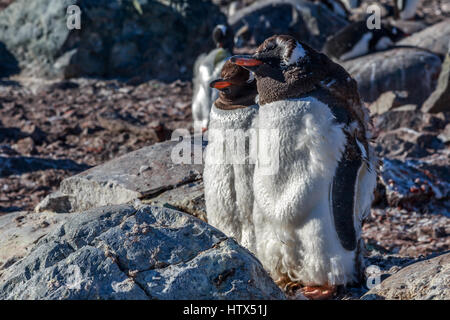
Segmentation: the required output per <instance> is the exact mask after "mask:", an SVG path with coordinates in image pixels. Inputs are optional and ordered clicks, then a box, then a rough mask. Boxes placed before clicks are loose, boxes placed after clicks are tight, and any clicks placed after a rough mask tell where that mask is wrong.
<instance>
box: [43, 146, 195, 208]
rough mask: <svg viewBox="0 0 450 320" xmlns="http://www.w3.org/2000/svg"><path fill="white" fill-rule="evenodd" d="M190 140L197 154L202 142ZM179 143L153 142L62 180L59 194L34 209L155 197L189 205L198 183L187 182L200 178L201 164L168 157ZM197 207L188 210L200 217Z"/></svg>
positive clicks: (51, 196) (114, 202) (99, 204)
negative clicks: (171, 191)
mask: <svg viewBox="0 0 450 320" xmlns="http://www.w3.org/2000/svg"><path fill="white" fill-rule="evenodd" d="M191 142H192V143H191V145H190V146H191V147H192V150H194V148H195V150H198V151H199V152H200V155H201V152H202V148H203V145H202V142H201V141H199V140H198V139H192V141H191ZM179 146H180V144H179V142H177V141H166V142H163V143H158V144H154V145H152V146H149V147H144V148H142V149H140V150H137V151H134V152H131V153H128V154H126V155H123V156H122V157H119V158H116V159H113V160H111V161H109V162H106V163H105V164H102V165H99V166H97V167H94V168H91V169H89V170H86V171H84V172H82V173H80V174H78V175H75V176H72V177H69V178H67V179H64V180H63V181H62V182H61V185H60V189H59V193H56V194H52V195H50V196H48V197H47V198H46V199H44V200H43V201H42V202H41V203H40V204H39V205H38V206H37V207H36V211H53V212H58V210H55V208H64V209H62V210H63V211H64V210H66V212H67V211H70V212H75V211H82V210H87V209H89V208H93V207H99V206H103V205H110V204H123V203H127V202H130V201H133V200H136V199H152V198H159V202H158V203H159V204H164V203H167V202H168V203H170V204H171V205H172V206H175V207H178V208H180V209H181V208H183V207H189V201H190V200H192V201H194V202H196V201H201V199H198V198H199V196H200V195H199V190H202V186H200V188H201V189H199V188H198V187H195V188H194V187H193V186H191V184H192V183H194V182H196V181H199V180H201V174H202V170H203V166H202V164H178V163H174V160H173V157H172V156H173V154H174V153H175V152H176V150H178V149H177V148H178V147H179ZM174 148H175V149H174ZM200 159H201V158H200ZM192 163H194V160H192ZM180 188H181V189H180ZM172 189H176V191H174V192H173V193H175V194H176V195H177V196H176V197H174V196H169V195H168V194H167V193H166V192H169V191H170V190H172ZM184 195H185V196H186V198H183V197H184ZM180 197H181V198H180ZM196 199H197V200H196ZM183 203H184V204H185V205H183ZM197 209H198V208H194V207H192V212H191V213H194V215H197V216H201V213H200V212H197V213H196V212H194V211H198V210H197Z"/></svg>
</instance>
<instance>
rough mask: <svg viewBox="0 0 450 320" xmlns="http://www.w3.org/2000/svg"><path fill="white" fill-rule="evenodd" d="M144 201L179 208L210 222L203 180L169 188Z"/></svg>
mask: <svg viewBox="0 0 450 320" xmlns="http://www.w3.org/2000/svg"><path fill="white" fill-rule="evenodd" d="M142 202H143V203H148V204H153V205H159V206H164V207H168V208H172V209H177V210H179V211H183V212H186V213H189V214H191V215H193V216H194V217H197V218H199V219H201V220H203V221H205V222H208V220H207V217H206V204H205V193H204V185H203V181H196V182H193V183H189V184H186V185H183V186H181V187H179V188H176V189H171V190H168V191H166V192H164V193H162V194H160V195H158V196H157V197H155V198H152V199H148V200H143V201H142Z"/></svg>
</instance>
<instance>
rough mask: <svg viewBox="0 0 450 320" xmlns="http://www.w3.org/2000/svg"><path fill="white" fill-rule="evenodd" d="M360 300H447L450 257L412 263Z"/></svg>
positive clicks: (447, 255) (446, 255)
mask: <svg viewBox="0 0 450 320" xmlns="http://www.w3.org/2000/svg"><path fill="white" fill-rule="evenodd" d="M361 299H363V300H384V299H395V300H397V299H399V300H449V299H450V253H446V254H442V255H440V256H438V257H435V258H432V259H428V260H424V261H420V262H416V263H413V264H411V265H409V266H407V267H405V268H403V269H401V270H400V271H399V272H397V273H395V274H394V275H392V276H390V277H388V278H387V279H386V280H384V281H382V282H381V283H380V284H379V285H376V286H375V287H373V288H372V289H371V290H370V291H369V292H367V293H366V294H365V295H364V296H362V298H361Z"/></svg>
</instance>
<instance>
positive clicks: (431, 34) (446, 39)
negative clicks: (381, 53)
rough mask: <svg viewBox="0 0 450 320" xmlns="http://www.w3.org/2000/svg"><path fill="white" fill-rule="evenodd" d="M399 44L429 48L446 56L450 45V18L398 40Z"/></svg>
mask: <svg viewBox="0 0 450 320" xmlns="http://www.w3.org/2000/svg"><path fill="white" fill-rule="evenodd" d="M397 45H399V46H413V47H418V48H423V49H427V50H429V51H431V52H434V53H436V54H439V55H441V56H445V55H446V54H447V52H448V51H449V45H450V19H446V20H444V21H442V22H440V23H437V24H435V25H432V26H430V27H428V28H426V29H424V30H422V31H420V32H417V33H414V34H413V35H411V36H409V37H407V38H405V39H403V40H401V41H399V42H397Z"/></svg>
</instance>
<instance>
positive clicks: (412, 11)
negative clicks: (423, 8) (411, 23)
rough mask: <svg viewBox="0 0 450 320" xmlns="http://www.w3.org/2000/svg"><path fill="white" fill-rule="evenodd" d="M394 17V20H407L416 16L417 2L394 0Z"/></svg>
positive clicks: (413, 0) (412, 0) (417, 0)
mask: <svg viewBox="0 0 450 320" xmlns="http://www.w3.org/2000/svg"><path fill="white" fill-rule="evenodd" d="M394 2H395V3H394V16H395V18H396V19H401V20H409V19H412V18H414V16H415V15H416V9H417V6H418V5H419V0H394Z"/></svg>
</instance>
